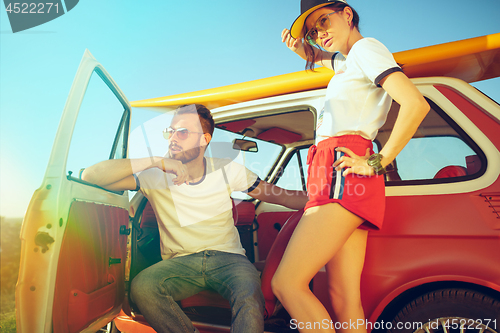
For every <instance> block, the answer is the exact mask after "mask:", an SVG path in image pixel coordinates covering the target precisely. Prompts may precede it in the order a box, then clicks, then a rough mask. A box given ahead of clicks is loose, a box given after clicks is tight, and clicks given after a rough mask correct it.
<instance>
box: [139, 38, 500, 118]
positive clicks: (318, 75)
mask: <svg viewBox="0 0 500 333" xmlns="http://www.w3.org/2000/svg"><path fill="white" fill-rule="evenodd" d="M394 58H395V59H396V62H397V63H399V64H400V65H402V66H403V71H404V72H405V74H406V75H407V76H408V77H410V78H416V77H429V76H447V77H455V78H459V79H461V80H464V81H466V82H475V81H481V80H487V79H491V78H494V77H498V76H500V33H496V34H492V35H486V36H481V37H476V38H470V39H464V40H460V41H456V42H450V43H444V44H438V45H433V46H427V47H422V48H418V49H413V50H408V51H401V52H397V53H394ZM333 75H334V72H333V71H331V70H329V69H326V68H324V67H319V68H317V69H316V70H315V71H314V72H311V71H300V72H295V73H289V74H283V75H278V76H273V77H268V78H264V79H259V80H253V81H248V82H242V83H237V84H231V85H227V86H223V87H218V88H211V89H205V90H199V91H194V92H189V93H185V94H178V95H171V96H165V97H158V98H151V99H145V100H140V101H135V102H132V103H131V104H132V106H133V107H169V108H172V107H176V106H179V105H183V104H194V103H199V104H204V105H206V106H207V107H208V108H210V109H212V108H216V107H220V106H225V105H230V104H234V103H239V102H245V101H250V100H254V99H258V98H265V97H272V96H277V95H282V94H289V93H295V92H301V91H307V90H312V89H321V88H326V86H327V85H328V82H329V81H330V79H331V78H332V76H333Z"/></svg>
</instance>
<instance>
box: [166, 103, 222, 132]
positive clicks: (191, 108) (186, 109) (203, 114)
mask: <svg viewBox="0 0 500 333" xmlns="http://www.w3.org/2000/svg"><path fill="white" fill-rule="evenodd" d="M195 110H196V111H195ZM188 113H197V114H198V117H199V118H200V124H201V128H202V130H203V133H208V134H210V137H212V136H213V134H214V128H215V123H214V119H213V118H212V113H211V112H210V110H209V109H208V108H207V107H206V106H205V105H201V104H186V105H181V106H179V107H178V108H177V110H175V115H179V114H188Z"/></svg>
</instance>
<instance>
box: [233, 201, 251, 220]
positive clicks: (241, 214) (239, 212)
mask: <svg viewBox="0 0 500 333" xmlns="http://www.w3.org/2000/svg"><path fill="white" fill-rule="evenodd" d="M233 205H235V206H233V209H236V213H234V212H233V218H234V221H235V224H236V225H248V224H253V221H254V219H255V205H254V204H253V203H252V202H249V201H242V200H234V199H233Z"/></svg>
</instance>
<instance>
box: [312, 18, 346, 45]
mask: <svg viewBox="0 0 500 333" xmlns="http://www.w3.org/2000/svg"><path fill="white" fill-rule="evenodd" d="M338 12H341V10H336V11H334V12H331V13H330V14H325V15H321V16H320V17H319V19H318V20H317V21H316V24H315V27H314V28H312V29H311V30H309V31H308V32H307V34H306V36H305V37H304V39H305V40H306V41H307V43H309V45H311V46H315V45H317V44H318V43H317V42H316V40H317V39H318V31H326V30H328V29H330V27H331V26H332V23H331V22H330V18H329V17H328V16H330V15H332V14H335V13H338Z"/></svg>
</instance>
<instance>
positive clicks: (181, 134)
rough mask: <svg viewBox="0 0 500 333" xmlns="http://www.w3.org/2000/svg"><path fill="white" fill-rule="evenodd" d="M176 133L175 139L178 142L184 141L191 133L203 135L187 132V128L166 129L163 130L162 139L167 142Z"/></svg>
mask: <svg viewBox="0 0 500 333" xmlns="http://www.w3.org/2000/svg"><path fill="white" fill-rule="evenodd" d="M175 133H177V137H178V138H179V140H186V139H187V138H188V137H189V135H190V134H191V133H198V134H203V132H193V131H190V130H188V129H187V128H177V129H175V128H172V127H168V128H165V129H164V130H163V137H164V138H165V139H167V140H170V138H171V137H173V136H174V134H175Z"/></svg>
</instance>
